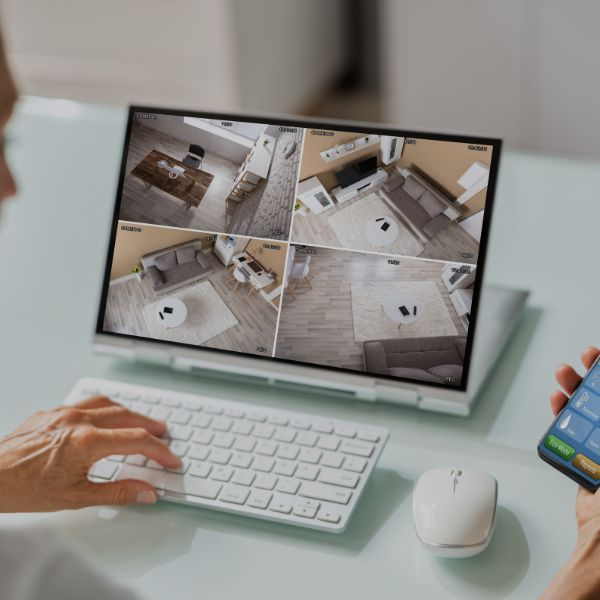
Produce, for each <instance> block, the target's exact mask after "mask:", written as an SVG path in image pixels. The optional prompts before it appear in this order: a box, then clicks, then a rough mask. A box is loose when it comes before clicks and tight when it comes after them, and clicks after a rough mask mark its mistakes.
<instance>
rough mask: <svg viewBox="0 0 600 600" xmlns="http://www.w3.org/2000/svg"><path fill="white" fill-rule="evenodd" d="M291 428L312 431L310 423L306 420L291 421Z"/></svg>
mask: <svg viewBox="0 0 600 600" xmlns="http://www.w3.org/2000/svg"><path fill="white" fill-rule="evenodd" d="M290 427H293V428H294V429H310V422H309V421H307V420H306V419H300V418H296V419H292V420H291V421H290Z"/></svg>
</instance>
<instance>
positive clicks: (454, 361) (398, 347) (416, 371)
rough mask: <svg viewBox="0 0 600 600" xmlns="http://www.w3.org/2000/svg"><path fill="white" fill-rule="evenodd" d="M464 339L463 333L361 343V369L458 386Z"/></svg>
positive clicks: (462, 360)
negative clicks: (362, 363)
mask: <svg viewBox="0 0 600 600" xmlns="http://www.w3.org/2000/svg"><path fill="white" fill-rule="evenodd" d="M466 341H467V338H466V337H464V336H440V337H422V338H405V339H402V338H400V339H398V338H395V339H391V340H374V341H368V342H365V343H364V345H363V359H364V366H365V371H367V372H368V373H373V374H380V375H392V376H394V377H403V378H406V379H416V380H417V381H424V382H431V383H450V384H455V385H459V384H460V382H461V378H462V367H463V363H464V356H465V345H466Z"/></svg>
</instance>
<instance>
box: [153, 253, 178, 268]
mask: <svg viewBox="0 0 600 600" xmlns="http://www.w3.org/2000/svg"><path fill="white" fill-rule="evenodd" d="M154 264H155V265H156V268H157V269H158V270H159V271H163V273H164V272H165V271H168V270H169V269H174V268H175V267H176V266H177V257H176V256H175V252H174V251H173V250H171V251H170V252H165V253H164V254H159V255H158V256H157V257H156V258H155V259H154Z"/></svg>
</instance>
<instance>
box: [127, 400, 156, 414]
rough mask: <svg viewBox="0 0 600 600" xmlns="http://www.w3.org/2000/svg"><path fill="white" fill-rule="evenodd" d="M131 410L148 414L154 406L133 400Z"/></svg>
mask: <svg viewBox="0 0 600 600" xmlns="http://www.w3.org/2000/svg"><path fill="white" fill-rule="evenodd" d="M129 410H130V411H131V412H134V413H137V414H139V415H145V416H148V415H149V414H150V411H151V410H152V407H150V406H148V405H147V404H142V403H141V402H132V403H131V405H130V406H129Z"/></svg>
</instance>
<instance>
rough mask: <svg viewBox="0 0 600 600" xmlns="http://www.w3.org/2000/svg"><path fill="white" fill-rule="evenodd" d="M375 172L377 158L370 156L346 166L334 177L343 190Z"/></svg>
mask: <svg viewBox="0 0 600 600" xmlns="http://www.w3.org/2000/svg"><path fill="white" fill-rule="evenodd" d="M375 171H377V157H376V156H371V157H369V158H365V159H364V160H361V161H360V162H356V163H353V164H351V165H348V166H347V167H345V168H344V169H342V170H341V171H337V172H336V174H335V176H336V177H337V180H338V182H339V184H340V185H341V186H342V187H343V188H345V187H348V186H349V185H352V184H353V183H356V182H357V181H360V180H361V179H364V178H365V177H368V176H369V175H373V173H375Z"/></svg>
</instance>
